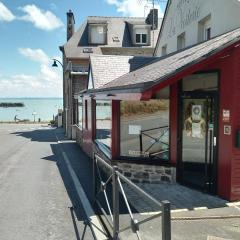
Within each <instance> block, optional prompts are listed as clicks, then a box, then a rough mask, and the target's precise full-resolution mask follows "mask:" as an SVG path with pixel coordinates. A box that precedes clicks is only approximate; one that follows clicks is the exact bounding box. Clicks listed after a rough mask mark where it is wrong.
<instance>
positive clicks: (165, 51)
mask: <svg viewBox="0 0 240 240" xmlns="http://www.w3.org/2000/svg"><path fill="white" fill-rule="evenodd" d="M165 55H167V45H164V46H162V56H165Z"/></svg>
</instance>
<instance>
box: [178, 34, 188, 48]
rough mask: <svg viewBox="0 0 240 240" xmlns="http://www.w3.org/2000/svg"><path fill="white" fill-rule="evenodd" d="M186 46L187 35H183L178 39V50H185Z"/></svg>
mask: <svg viewBox="0 0 240 240" xmlns="http://www.w3.org/2000/svg"><path fill="white" fill-rule="evenodd" d="M185 45H186V43H185V33H182V34H180V35H179V36H178V37H177V50H181V49H183V48H185Z"/></svg>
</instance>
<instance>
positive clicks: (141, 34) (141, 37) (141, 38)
mask: <svg viewBox="0 0 240 240" xmlns="http://www.w3.org/2000/svg"><path fill="white" fill-rule="evenodd" d="M137 35H140V42H137ZM143 35H146V42H143ZM135 43H136V44H148V34H147V33H136V34H135Z"/></svg>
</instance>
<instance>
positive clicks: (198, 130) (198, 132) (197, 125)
mask: <svg viewBox="0 0 240 240" xmlns="http://www.w3.org/2000/svg"><path fill="white" fill-rule="evenodd" d="M192 137H193V138H202V137H203V135H202V126H201V122H193V123H192Z"/></svg>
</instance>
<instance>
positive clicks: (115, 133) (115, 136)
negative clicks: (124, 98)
mask: <svg viewBox="0 0 240 240" xmlns="http://www.w3.org/2000/svg"><path fill="white" fill-rule="evenodd" d="M111 135H112V136H111V137H112V141H111V151H112V159H116V158H117V157H118V156H119V154H120V101H118V100H113V101H112V132H111Z"/></svg>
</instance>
